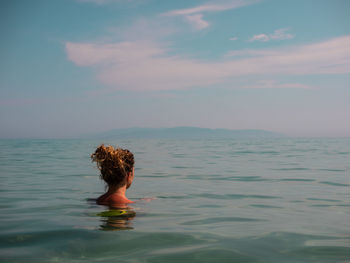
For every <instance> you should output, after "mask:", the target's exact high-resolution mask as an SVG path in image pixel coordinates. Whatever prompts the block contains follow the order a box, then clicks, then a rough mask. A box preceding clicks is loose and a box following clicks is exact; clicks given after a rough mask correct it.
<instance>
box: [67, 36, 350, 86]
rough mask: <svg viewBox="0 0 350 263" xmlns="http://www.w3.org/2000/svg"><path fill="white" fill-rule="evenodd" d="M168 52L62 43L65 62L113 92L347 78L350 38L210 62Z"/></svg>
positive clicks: (137, 45)
mask: <svg viewBox="0 0 350 263" xmlns="http://www.w3.org/2000/svg"><path fill="white" fill-rule="evenodd" d="M168 51H169V50H167V49H166V48H164V47H162V46H160V45H159V44H158V43H155V42H151V41H149V42H136V41H134V42H118V43H109V44H92V43H72V42H68V43H66V52H67V56H68V59H69V60H70V61H72V62H73V63H75V64H76V65H78V66H88V67H93V68H95V70H96V73H97V77H98V79H99V80H100V81H101V82H102V83H104V84H106V85H108V86H109V87H111V88H112V89H117V90H118V89H119V90H172V89H186V88H191V87H205V86H212V85H216V84H219V83H229V82H230V80H232V79H234V78H237V77H245V76H264V78H265V77H266V76H281V75H282V76H283V75H284V76H289V75H311V74H347V73H350V36H343V37H339V38H334V39H330V40H327V41H324V42H320V43H314V44H309V45H301V46H294V47H288V48H283V49H266V50H242V51H233V52H230V54H229V55H231V56H227V57H225V58H223V59H220V60H216V61H211V62H208V61H201V60H196V59H190V58H186V57H180V56H173V55H168V53H169V52H168ZM291 87H292V86H291ZM295 87H296V86H295Z"/></svg>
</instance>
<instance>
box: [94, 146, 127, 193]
mask: <svg viewBox="0 0 350 263" xmlns="http://www.w3.org/2000/svg"><path fill="white" fill-rule="evenodd" d="M91 159H92V161H93V162H96V164H97V167H98V169H99V170H100V172H101V179H102V180H104V181H105V182H106V183H107V184H108V186H113V187H121V186H124V185H127V188H128V187H129V186H130V184H131V182H132V178H131V181H130V176H133V173H134V155H133V154H132V153H131V152H130V151H129V150H126V149H121V148H114V147H113V146H104V145H103V144H102V145H100V146H99V147H97V149H96V151H95V152H94V153H93V154H92V155H91Z"/></svg>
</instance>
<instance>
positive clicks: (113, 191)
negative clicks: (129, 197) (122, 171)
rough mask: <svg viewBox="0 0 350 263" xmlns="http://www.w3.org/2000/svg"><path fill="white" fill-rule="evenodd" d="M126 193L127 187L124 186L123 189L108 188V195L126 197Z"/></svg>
mask: <svg viewBox="0 0 350 263" xmlns="http://www.w3.org/2000/svg"><path fill="white" fill-rule="evenodd" d="M125 192H126V185H123V186H121V187H116V186H108V191H107V194H110V195H112V194H113V195H120V196H125Z"/></svg>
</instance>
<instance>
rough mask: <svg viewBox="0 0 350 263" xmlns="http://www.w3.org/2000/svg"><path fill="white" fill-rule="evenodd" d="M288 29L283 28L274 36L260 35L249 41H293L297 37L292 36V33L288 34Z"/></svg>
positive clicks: (274, 33) (273, 34) (275, 32)
mask: <svg viewBox="0 0 350 263" xmlns="http://www.w3.org/2000/svg"><path fill="white" fill-rule="evenodd" d="M287 31H288V28H281V29H277V30H275V31H274V32H273V33H272V34H268V35H266V34H259V35H254V36H253V37H252V38H251V39H250V40H249V41H251V42H253V41H262V42H267V41H271V40H286V39H292V38H294V37H295V35H292V34H290V33H287Z"/></svg>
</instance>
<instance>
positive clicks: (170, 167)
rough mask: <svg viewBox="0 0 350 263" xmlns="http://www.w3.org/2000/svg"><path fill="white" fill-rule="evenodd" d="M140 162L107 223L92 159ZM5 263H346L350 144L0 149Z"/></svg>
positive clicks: (63, 143) (13, 145)
mask: <svg viewBox="0 0 350 263" xmlns="http://www.w3.org/2000/svg"><path fill="white" fill-rule="evenodd" d="M102 142H105V143H111V144H114V145H115V144H118V145H120V146H122V147H126V148H128V149H130V150H131V151H133V152H134V154H135V159H136V163H135V180H134V183H133V185H132V187H131V188H130V190H129V191H128V197H129V198H130V199H133V200H140V199H141V198H144V197H154V198H156V199H155V200H153V201H151V202H146V201H142V200H141V201H138V202H136V203H135V204H133V205H132V206H130V208H129V211H131V212H132V213H131V214H128V215H124V216H107V214H105V212H106V211H108V208H105V207H102V206H97V205H95V204H94V202H93V201H92V200H90V199H91V198H96V197H97V196H99V195H100V194H101V193H102V192H103V189H104V185H103V183H102V182H101V181H99V178H98V172H97V170H96V168H95V167H94V165H93V164H92V163H91V161H90V159H89V155H90V154H91V153H92V152H93V151H94V149H95V148H96V146H98V145H99V144H100V143H102ZM0 149H1V150H0V167H1V168H0V169H1V170H0V176H1V178H0V180H1V184H0V194H1V198H0V208H1V219H0V220H1V225H0V260H1V262H24V261H25V262H350V191H349V190H350V139H289V138H283V139H230V140H229V139H215V138H212V139H197V140H169V139H167V140H165V139H164V140H163V139H158V140H157V139H145V140H141V139H138V140H123V141H120V140H119V141H118V140H114V141H113V140H109V141H96V140H0Z"/></svg>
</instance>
